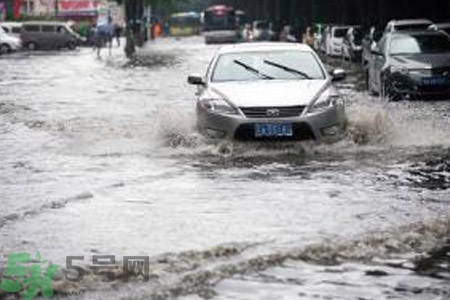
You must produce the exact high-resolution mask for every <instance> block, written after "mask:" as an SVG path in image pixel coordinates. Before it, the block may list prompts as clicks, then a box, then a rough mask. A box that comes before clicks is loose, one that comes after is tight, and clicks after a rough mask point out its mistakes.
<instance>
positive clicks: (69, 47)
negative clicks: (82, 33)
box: [67, 42, 77, 50]
mask: <svg viewBox="0 0 450 300" xmlns="http://www.w3.org/2000/svg"><path fill="white" fill-rule="evenodd" d="M67 48H68V49H69V50H75V49H76V48H77V45H76V44H75V42H68V43H67Z"/></svg>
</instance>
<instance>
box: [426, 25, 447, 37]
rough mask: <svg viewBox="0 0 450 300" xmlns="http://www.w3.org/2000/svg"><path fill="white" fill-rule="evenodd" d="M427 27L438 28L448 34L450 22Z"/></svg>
mask: <svg viewBox="0 0 450 300" xmlns="http://www.w3.org/2000/svg"><path fill="white" fill-rule="evenodd" d="M428 29H431V30H440V31H443V32H445V33H446V34H448V35H450V23H439V24H433V25H431V26H430V27H429V28H428Z"/></svg>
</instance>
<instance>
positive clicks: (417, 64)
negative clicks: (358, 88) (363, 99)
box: [368, 30, 450, 101]
mask: <svg viewBox="0 0 450 300" xmlns="http://www.w3.org/2000/svg"><path fill="white" fill-rule="evenodd" d="M372 55H373V57H372V59H370V62H369V69H368V85H369V90H370V91H372V92H374V93H379V94H381V95H382V96H383V97H384V96H385V97H386V98H387V99H388V100H394V101H395V100H400V99H403V98H405V97H409V98H417V97H420V98H422V97H426V98H428V97H439V98H441V97H442V96H444V97H448V96H449V95H450V38H449V36H448V35H446V34H445V33H443V32H440V31H434V30H428V31H412V32H395V33H387V34H385V35H384V36H383V38H382V39H381V40H380V42H379V43H378V46H377V47H376V48H374V49H373V51H372Z"/></svg>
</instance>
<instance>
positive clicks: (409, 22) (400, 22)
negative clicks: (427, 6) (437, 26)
mask: <svg viewBox="0 0 450 300" xmlns="http://www.w3.org/2000/svg"><path fill="white" fill-rule="evenodd" d="M389 23H393V24H394V25H395V26H397V25H414V24H429V25H431V24H433V22H432V21H431V20H428V19H403V20H391V21H390V22H389Z"/></svg>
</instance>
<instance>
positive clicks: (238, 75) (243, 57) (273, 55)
mask: <svg viewBox="0 0 450 300" xmlns="http://www.w3.org/2000/svg"><path fill="white" fill-rule="evenodd" d="M267 61H269V62H271V63H272V64H268V63H267ZM274 64H277V65H282V66H286V67H288V68H290V69H294V70H298V71H300V72H302V73H305V74H306V75H307V77H310V78H312V79H324V78H325V74H324V71H323V69H322V67H321V66H320V64H319V62H318V60H317V58H316V57H315V56H314V55H313V54H312V53H310V52H303V51H272V52H245V53H230V54H223V55H221V56H220V57H219V59H218V61H217V63H216V66H215V68H214V71H213V75H212V81H214V82H223V81H247V80H258V79H261V77H259V76H258V75H257V74H255V72H254V71H253V72H252V71H251V70H248V69H246V68H245V67H244V66H243V65H246V66H248V67H250V68H252V69H253V70H257V71H259V72H260V73H261V74H264V75H265V76H268V77H270V78H271V79H282V80H290V79H292V80H295V79H305V77H304V76H301V75H299V74H295V73H294V72H289V71H286V70H283V69H282V68H280V67H276V66H274Z"/></svg>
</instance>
